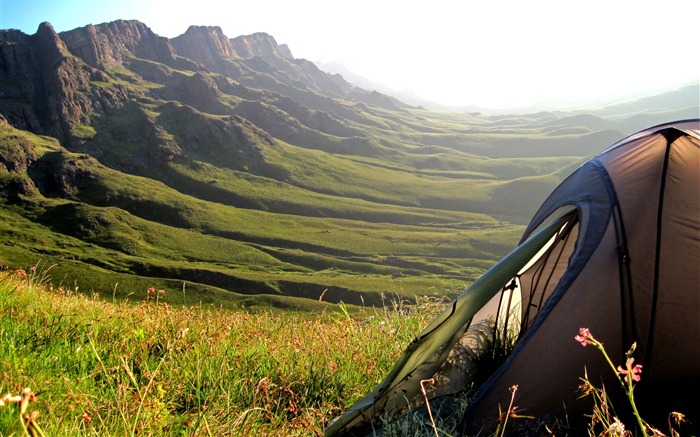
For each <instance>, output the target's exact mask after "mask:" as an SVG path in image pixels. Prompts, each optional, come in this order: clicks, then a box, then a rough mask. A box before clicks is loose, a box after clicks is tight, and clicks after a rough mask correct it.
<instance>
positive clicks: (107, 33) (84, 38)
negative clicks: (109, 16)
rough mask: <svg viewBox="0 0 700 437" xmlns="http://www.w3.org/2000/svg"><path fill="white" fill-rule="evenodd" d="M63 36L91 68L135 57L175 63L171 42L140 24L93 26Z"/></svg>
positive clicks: (130, 22)
mask: <svg viewBox="0 0 700 437" xmlns="http://www.w3.org/2000/svg"><path fill="white" fill-rule="evenodd" d="M60 37H61V39H62V40H63V41H64V42H65V45H66V47H67V48H68V50H69V51H70V52H71V53H72V54H73V55H75V56H78V57H79V58H81V59H82V60H83V61H84V62H85V63H86V64H88V65H90V66H92V67H98V68H109V67H112V66H114V65H118V64H121V63H122V62H123V61H124V59H126V58H129V57H134V56H136V57H138V58H143V59H148V60H151V61H155V62H160V63H163V64H166V65H171V64H172V63H173V62H174V60H175V50H174V49H173V47H172V45H171V44H170V40H168V39H167V38H164V37H162V36H158V35H156V34H155V33H153V31H152V30H151V29H150V28H149V27H148V26H146V25H145V24H143V23H141V22H139V21H134V20H130V21H125V20H117V21H113V22H111V23H104V24H100V25H97V26H94V25H92V24H90V25H88V26H85V27H81V28H78V29H74V30H71V31H68V32H62V33H61V34H60Z"/></svg>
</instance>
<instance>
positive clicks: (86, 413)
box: [83, 411, 92, 422]
mask: <svg viewBox="0 0 700 437" xmlns="http://www.w3.org/2000/svg"><path fill="white" fill-rule="evenodd" d="M91 420H92V417H90V415H89V414H88V412H87V411H86V412H84V413H83V422H90V421H91Z"/></svg>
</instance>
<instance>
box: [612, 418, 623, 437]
mask: <svg viewBox="0 0 700 437" xmlns="http://www.w3.org/2000/svg"><path fill="white" fill-rule="evenodd" d="M608 435H610V436H619V437H623V436H624V435H625V424H624V423H622V422H620V419H618V418H617V417H616V418H615V421H614V422H613V423H611V424H610V427H609V428H608Z"/></svg>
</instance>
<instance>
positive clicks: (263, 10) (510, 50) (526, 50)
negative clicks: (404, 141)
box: [0, 0, 700, 107]
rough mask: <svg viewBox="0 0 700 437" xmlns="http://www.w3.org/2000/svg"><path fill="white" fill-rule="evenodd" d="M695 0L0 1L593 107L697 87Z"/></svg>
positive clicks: (24, 12) (443, 85) (449, 85)
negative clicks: (213, 33)
mask: <svg viewBox="0 0 700 437" xmlns="http://www.w3.org/2000/svg"><path fill="white" fill-rule="evenodd" d="M699 15H700V1H698V0H663V1H661V0H659V1H653V2H652V1H646V0H636V1H628V0H602V1H599V0H587V1H570V0H529V1H524V0H453V1H447V0H430V1H411V0H401V1H394V0H387V1H382V0H353V1H346V0H343V1H334V0H318V1H316V0H245V1H235V0H188V1H177V0H123V1H116V0H111V1H110V0H0V28H2V29H8V28H15V29H20V30H22V31H24V32H25V33H28V34H34V33H35V32H36V29H37V27H38V25H39V23H41V22H42V21H49V22H50V23H51V24H52V25H53V26H54V28H55V29H56V31H58V32H62V31H66V30H71V29H74V28H76V27H82V26H85V25H87V24H99V23H103V22H107V21H113V20H116V19H120V18H121V19H137V20H139V21H142V22H144V23H145V24H147V25H148V26H149V27H150V28H151V29H152V30H153V31H154V32H155V33H157V34H158V35H161V36H165V37H169V38H172V37H175V36H178V35H181V34H182V33H184V32H185V31H186V30H187V27H188V26H189V25H192V24H194V25H211V26H219V27H221V28H222V29H223V31H224V34H226V35H227V36H228V37H229V38H233V37H236V36H239V35H244V34H250V33H254V32H266V33H269V34H270V35H272V36H273V37H274V38H275V39H276V40H277V42H278V43H280V44H282V43H285V44H288V45H289V47H290V49H291V50H292V53H293V54H294V56H295V57H297V58H306V59H308V60H310V61H322V62H331V61H336V60H337V61H341V62H343V63H344V64H345V65H346V67H347V68H348V69H350V70H351V71H353V72H355V73H357V74H360V75H362V76H365V77H366V78H368V79H370V80H373V81H375V82H378V83H381V84H384V85H386V86H389V87H391V88H394V89H397V90H412V91H414V92H415V93H416V94H417V95H419V96H421V97H424V98H428V99H431V100H434V101H436V102H439V103H443V104H449V105H482V106H487V107H508V106H521V105H529V104H535V103H538V102H542V101H559V102H568V101H572V100H586V101H591V100H595V99H599V98H607V97H617V96H625V95H629V94H632V93H637V92H645V91H650V90H658V89H661V88H665V87H668V86H675V85H679V84H683V83H689V82H695V83H697V82H698V81H700V31H699V30H698V24H697V23H698V16H699Z"/></svg>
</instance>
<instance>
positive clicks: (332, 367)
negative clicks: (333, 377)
mask: <svg viewBox="0 0 700 437" xmlns="http://www.w3.org/2000/svg"><path fill="white" fill-rule="evenodd" d="M331 370H332V371H334V372H335V371H336V370H338V364H337V363H331Z"/></svg>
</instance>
